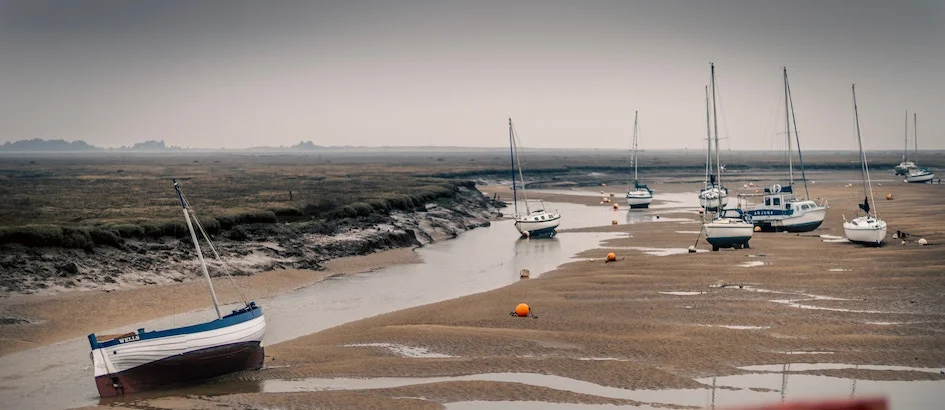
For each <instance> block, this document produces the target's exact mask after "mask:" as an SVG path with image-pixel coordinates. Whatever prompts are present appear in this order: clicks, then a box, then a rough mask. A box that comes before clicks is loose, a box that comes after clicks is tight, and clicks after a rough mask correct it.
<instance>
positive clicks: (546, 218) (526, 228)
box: [509, 118, 561, 238]
mask: <svg viewBox="0 0 945 410" xmlns="http://www.w3.org/2000/svg"><path fill="white" fill-rule="evenodd" d="M509 156H510V157H511V160H512V201H513V207H514V211H513V212H514V214H513V218H515V229H518V232H519V233H520V234H521V235H522V237H523V238H535V237H552V236H555V233H556V232H555V229H557V228H558V225H559V224H561V215H560V214H558V212H557V211H548V210H545V205H544V202H542V201H537V202H538V207H537V208H535V209H532V208H531V206H530V205H529V203H528V195H527V194H526V192H525V174H524V173H523V171H522V164H521V160H520V154H519V153H518V144H517V138H516V133H515V128H514V127H513V126H512V119H511V118H509ZM516 168H518V169H517V171H518V172H516ZM516 178H517V179H518V180H519V182H520V183H521V188H518V183H519V182H516ZM519 192H521V195H522V201H521V202H522V205H523V206H524V207H525V212H524V213H520V212H519V202H520V201H519V200H518V196H519Z"/></svg>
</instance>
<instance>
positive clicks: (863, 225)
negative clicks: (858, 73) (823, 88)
mask: <svg viewBox="0 0 945 410" xmlns="http://www.w3.org/2000/svg"><path fill="white" fill-rule="evenodd" d="M852 89H853V115H854V117H855V118H856V141H857V143H858V144H859V147H860V158H859V160H860V174H861V177H862V179H863V196H864V197H863V203H862V204H860V205H859V208H860V209H861V210H863V212H866V215H863V216H858V217H856V218H853V219H852V220H850V221H847V220H846V219H847V218H846V217H844V218H843V232H844V234H846V236H847V239H848V240H849V241H850V242H856V243H862V244H866V245H873V246H880V245H882V243H883V240H884V239H885V238H886V221H883V220H882V219H879V215H877V213H876V209H875V206H876V202H875V201H873V207H870V201H871V200H872V199H873V184H872V183H871V181H870V169H869V164H868V163H867V161H866V151H864V150H863V138H862V137H861V136H860V115H859V112H858V110H857V107H856V85H855V84H854V85H853V87H852Z"/></svg>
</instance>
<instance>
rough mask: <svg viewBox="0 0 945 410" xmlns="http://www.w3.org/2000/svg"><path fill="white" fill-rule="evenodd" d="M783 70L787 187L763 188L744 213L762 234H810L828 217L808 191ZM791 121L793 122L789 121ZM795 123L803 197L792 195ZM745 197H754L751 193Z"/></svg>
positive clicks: (825, 208)
mask: <svg viewBox="0 0 945 410" xmlns="http://www.w3.org/2000/svg"><path fill="white" fill-rule="evenodd" d="M783 71H784V123H785V126H786V129H787V154H788V155H787V157H788V175H789V183H788V185H784V186H782V185H780V184H774V185H772V186H771V187H769V188H765V190H764V193H763V194H762V196H763V197H764V200H763V202H762V203H761V204H759V205H756V206H754V207H752V208H751V209H749V210H748V211H747V214H748V219H749V220H750V221H751V222H752V223H753V224H754V225H755V226H758V227H760V228H761V230H763V231H778V232H780V231H787V232H809V231H813V230H814V229H817V228H818V227H820V224H822V223H823V222H824V218H825V217H826V216H827V208H828V206H827V203H826V201H825V202H824V203H823V204H819V205H818V204H817V203H816V202H814V201H812V200H811V199H810V193H809V192H808V191H807V176H806V174H805V173H804V157H803V156H802V155H801V140H800V138H799V137H798V135H797V118H796V117H795V114H794V102H793V98H792V97H791V86H790V85H789V83H788V76H787V67H785V68H784V69H783ZM792 120H793V121H792ZM792 122H793V124H794V137H795V138H794V140H795V141H796V142H797V157H798V160H799V162H800V166H801V179H802V180H803V181H804V194H805V196H804V198H798V197H796V196H794V157H793V155H792V154H791V143H792V141H791V124H792ZM742 196H744V197H752V196H757V195H753V194H746V195H742Z"/></svg>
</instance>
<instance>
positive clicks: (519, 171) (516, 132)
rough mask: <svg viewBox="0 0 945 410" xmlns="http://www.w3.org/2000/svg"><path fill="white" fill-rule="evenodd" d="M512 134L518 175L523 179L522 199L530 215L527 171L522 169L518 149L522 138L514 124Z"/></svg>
mask: <svg viewBox="0 0 945 410" xmlns="http://www.w3.org/2000/svg"><path fill="white" fill-rule="evenodd" d="M512 134H513V135H514V138H513V139H512V140H513V143H512V147H513V151H515V162H516V163H517V165H518V176H519V179H521V180H522V199H523V200H524V201H523V202H524V203H525V215H526V216H528V215H529V214H531V209H529V207H528V194H527V193H526V190H525V173H524V171H522V168H523V166H522V156H521V155H520V154H519V152H518V149H519V144H518V143H519V139H520V138H519V135H518V130H516V129H515V125H514V124H513V125H512ZM516 211H517V210H516Z"/></svg>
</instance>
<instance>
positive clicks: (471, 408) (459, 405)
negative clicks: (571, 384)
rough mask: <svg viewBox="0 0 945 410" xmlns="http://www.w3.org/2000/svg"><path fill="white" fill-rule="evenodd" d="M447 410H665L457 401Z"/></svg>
mask: <svg viewBox="0 0 945 410" xmlns="http://www.w3.org/2000/svg"><path fill="white" fill-rule="evenodd" d="M446 409H447V410H480V409H508V410H616V409H637V410H666V409H665V408H664V407H653V406H629V405H628V406H621V405H617V404H578V403H548V402H543V401H458V402H454V403H446Z"/></svg>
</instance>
